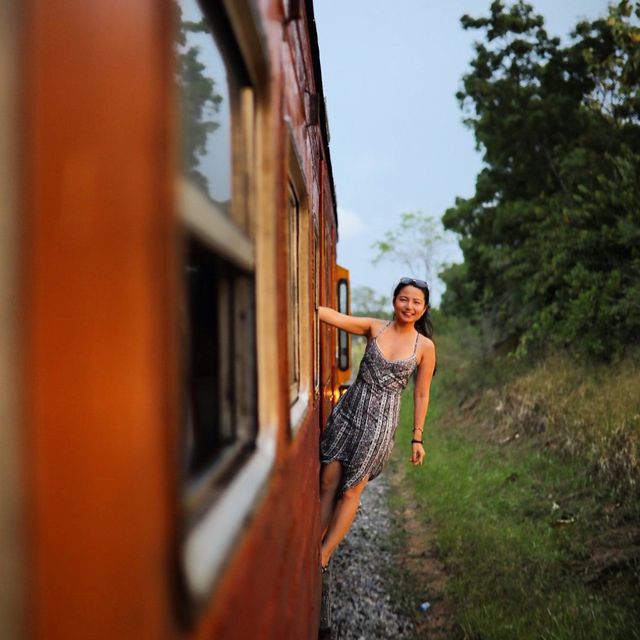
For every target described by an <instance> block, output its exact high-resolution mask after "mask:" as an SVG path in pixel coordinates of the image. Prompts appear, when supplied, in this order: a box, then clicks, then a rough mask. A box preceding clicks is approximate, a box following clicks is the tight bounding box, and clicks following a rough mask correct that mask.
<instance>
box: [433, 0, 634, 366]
mask: <svg viewBox="0 0 640 640" xmlns="http://www.w3.org/2000/svg"><path fill="white" fill-rule="evenodd" d="M635 15H636V16H638V15H640V13H639V9H638V4H637V3H636V7H635ZM462 24H463V27H464V28H465V29H475V30H479V31H482V32H484V34H485V41H483V42H478V43H476V45H475V51H476V56H475V58H474V60H473V61H472V63H471V71H470V72H469V73H468V74H467V75H465V76H464V78H463V89H462V90H461V91H460V92H459V94H458V98H459V100H460V102H461V105H462V107H463V109H464V111H465V113H466V115H467V119H466V122H467V124H468V125H469V126H470V127H471V128H472V129H473V131H474V133H475V137H476V141H477V144H478V147H479V148H480V149H481V150H482V151H483V152H484V162H485V167H484V168H483V170H482V171H481V173H480V175H479V176H478V178H477V182H476V192H475V194H474V195H473V196H472V197H471V198H468V199H462V198H458V199H457V200H456V204H455V206H454V207H452V208H451V209H449V210H448V211H447V212H446V213H445V216H444V218H443V221H444V224H445V227H446V228H448V229H451V230H454V231H456V232H457V233H458V234H459V236H460V246H461V248H462V250H463V254H464V259H465V262H464V265H463V266H456V267H454V268H450V269H448V270H446V271H445V273H444V274H443V279H444V281H445V282H446V284H447V291H446V292H445V296H444V301H443V308H445V309H448V310H450V311H451V310H453V311H458V312H462V313H467V314H469V313H471V314H473V315H475V316H476V317H478V316H479V315H482V316H483V318H486V317H488V318H490V319H491V322H492V323H493V325H494V327H495V328H496V331H497V332H498V336H499V337H500V338H501V339H508V338H510V337H511V338H512V339H513V340H514V341H517V343H518V344H519V348H520V349H521V350H526V349H530V348H532V347H535V346H536V345H540V344H543V343H548V342H549V341H551V342H554V343H556V344H558V345H562V346H572V347H575V348H578V349H579V350H581V351H584V352H586V353H588V354H590V355H597V356H604V357H606V356H608V355H610V354H611V353H613V352H617V351H620V350H621V349H622V348H623V345H624V344H626V343H628V342H629V341H636V340H637V339H638V337H639V336H640V318H637V314H633V313H632V314H631V316H629V315H627V316H626V317H623V316H622V315H621V310H622V309H628V308H629V307H630V306H632V305H633V304H634V303H635V301H636V299H637V293H635V291H636V289H637V288H636V286H635V285H634V282H636V283H637V282H638V281H640V258H639V255H638V250H639V249H638V243H637V233H638V229H639V225H640V215H639V213H640V211H639V203H640V200H638V197H637V196H638V191H637V184H638V180H637V178H638V167H639V166H640V165H639V164H638V161H639V159H640V157H639V155H638V153H640V127H639V123H638V115H637V111H636V110H635V109H636V107H637V100H638V62H639V59H638V47H637V46H634V43H637V39H638V38H639V37H640V30H639V29H638V27H637V26H635V25H634V20H633V19H632V11H631V3H629V2H626V1H623V2H620V3H619V4H618V5H616V6H614V7H611V9H610V13H609V16H608V17H607V18H606V19H599V20H595V21H593V22H581V23H579V24H578V25H577V27H576V30H575V32H574V34H573V38H574V40H573V42H572V43H571V44H570V45H569V46H567V47H564V48H563V47H561V46H560V41H559V40H558V39H557V38H551V37H549V35H548V34H547V32H546V30H545V28H544V19H543V18H542V16H539V15H536V14H534V12H533V9H532V7H531V6H530V5H528V4H526V3H525V2H523V1H522V0H520V1H519V2H517V3H515V4H514V5H512V6H511V7H510V8H506V7H505V5H504V4H503V3H502V2H500V1H499V0H496V1H494V2H493V3H492V4H491V10H490V15H489V16H488V17H483V18H471V17H469V16H463V18H462ZM605 329H606V330H605Z"/></svg>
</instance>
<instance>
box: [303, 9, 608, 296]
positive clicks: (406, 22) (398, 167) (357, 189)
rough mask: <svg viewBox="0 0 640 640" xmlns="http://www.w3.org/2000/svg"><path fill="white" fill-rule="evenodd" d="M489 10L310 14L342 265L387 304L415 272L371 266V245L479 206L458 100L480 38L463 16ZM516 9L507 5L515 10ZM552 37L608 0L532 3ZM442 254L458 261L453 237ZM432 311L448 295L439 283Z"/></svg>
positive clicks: (475, 161)
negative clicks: (460, 202) (403, 226)
mask: <svg viewBox="0 0 640 640" xmlns="http://www.w3.org/2000/svg"><path fill="white" fill-rule="evenodd" d="M490 4H491V1H490V0H466V1H464V2H463V1H462V0H316V1H315V2H314V12H315V19H316V27H317V31H318V41H319V47H320V62H321V67H322V82H323V87H324V94H325V100H326V104H327V112H328V118H329V130H330V138H331V139H330V144H329V146H330V153H331V162H332V167H333V177H334V182H335V186H336V195H337V201H338V233H339V242H338V260H339V262H340V264H342V266H344V267H346V268H348V269H349V270H350V271H351V286H352V288H353V287H360V286H367V287H371V288H372V289H374V290H375V291H377V292H378V293H379V294H383V295H390V294H391V292H392V290H393V287H394V285H395V283H396V282H397V280H398V279H399V278H400V277H402V276H405V275H409V276H415V277H424V275H425V274H416V273H414V274H409V273H406V271H407V267H405V266H402V265H401V264H397V263H394V262H388V261H383V262H380V263H379V264H378V265H377V266H375V265H373V264H372V262H371V261H372V259H373V257H374V256H375V251H374V250H373V249H372V244H373V243H374V242H376V241H377V240H381V239H382V238H383V236H384V233H385V231H387V230H393V229H394V228H397V226H398V224H399V220H400V217H401V214H402V213H403V212H408V211H422V212H423V213H425V214H428V215H430V216H433V217H434V218H436V219H440V217H441V216H442V214H443V213H444V212H445V210H446V209H447V208H448V207H451V206H452V205H453V204H454V203H455V198H456V196H460V197H469V196H471V195H473V192H474V187H475V178H476V175H477V174H478V173H479V171H480V169H481V166H482V161H481V155H480V152H479V151H477V150H476V149H475V141H474V139H473V133H472V132H471V130H470V129H468V128H466V127H465V125H464V124H463V123H462V118H463V114H462V111H461V110H460V107H459V105H458V101H457V100H456V98H455V94H456V91H458V90H459V89H460V88H461V84H462V76H463V75H464V74H465V73H466V72H467V71H468V69H469V62H470V61H471V59H472V58H473V48H472V44H473V41H474V40H476V39H478V37H479V36H480V33H481V32H465V31H463V29H462V27H461V26H460V17H461V16H462V15H463V14H465V13H468V14H470V15H472V16H474V17H479V16H481V15H487V14H488V13H489V6H490ZM509 4H510V3H509ZM529 4H532V5H533V7H534V9H535V10H536V12H537V13H541V14H542V15H543V16H544V17H545V19H546V28H547V31H548V32H549V33H550V35H554V36H558V37H560V38H561V40H562V43H563V44H566V43H567V41H568V34H569V32H570V31H571V30H572V28H573V27H574V26H575V24H576V22H578V20H579V19H580V18H588V19H593V18H595V17H598V16H602V15H604V14H605V13H606V10H607V5H608V2H607V0H529ZM444 242H445V244H444V245H443V247H442V252H443V255H444V259H445V260H446V261H447V262H450V263H453V262H461V260H462V254H461V252H460V250H459V248H458V245H457V241H456V239H455V237H454V236H453V235H451V234H450V235H449V237H448V238H447V239H446V240H445V241H444ZM431 288H432V304H434V305H435V306H437V305H438V303H439V300H440V297H441V294H442V292H443V288H444V286H443V285H442V283H440V282H438V281H435V282H432V283H431Z"/></svg>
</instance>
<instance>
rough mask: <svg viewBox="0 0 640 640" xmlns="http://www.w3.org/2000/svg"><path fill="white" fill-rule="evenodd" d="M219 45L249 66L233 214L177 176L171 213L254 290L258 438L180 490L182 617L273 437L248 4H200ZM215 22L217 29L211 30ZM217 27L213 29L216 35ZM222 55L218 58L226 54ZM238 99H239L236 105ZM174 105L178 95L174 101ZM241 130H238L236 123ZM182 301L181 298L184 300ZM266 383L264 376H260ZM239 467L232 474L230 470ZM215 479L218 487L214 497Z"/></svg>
mask: <svg viewBox="0 0 640 640" xmlns="http://www.w3.org/2000/svg"><path fill="white" fill-rule="evenodd" d="M197 4H198V7H199V9H200V11H201V13H202V15H203V16H204V18H205V19H206V21H207V23H208V25H209V26H210V28H211V31H212V37H213V38H214V40H216V36H218V35H219V34H218V31H224V34H223V38H222V40H223V42H220V41H217V46H219V47H220V48H221V49H222V48H224V49H226V53H227V54H228V51H229V45H230V44H231V47H232V48H233V50H234V56H237V60H238V62H239V63H240V65H247V66H246V71H247V72H248V73H247V75H246V77H245V78H243V80H244V84H241V85H235V86H234V84H233V83H234V82H236V78H234V77H233V71H234V67H233V66H231V65H230V64H229V61H228V60H227V58H226V56H225V58H224V59H225V67H226V68H227V79H228V83H229V90H230V105H231V163H232V169H231V215H230V216H229V215H225V213H224V212H223V211H221V210H220V209H219V208H218V207H216V206H215V203H214V202H213V201H211V199H210V198H208V197H207V196H206V195H205V194H204V193H202V192H201V191H200V190H199V189H198V188H197V187H195V186H194V185H193V184H191V183H189V181H188V180H186V179H184V178H183V177H182V176H181V175H180V174H178V178H177V184H176V209H177V213H178V223H179V225H180V230H181V232H182V233H181V234H180V235H186V234H192V235H193V236H194V237H196V238H197V239H198V240H199V241H200V242H201V243H203V244H205V245H206V246H207V247H209V249H210V250H211V252H212V253H213V254H214V255H215V256H217V257H219V258H221V259H224V260H225V261H227V262H228V263H230V264H232V265H233V266H234V267H236V268H237V269H238V270H239V271H241V272H244V273H247V274H250V277H251V279H252V283H253V295H254V313H255V315H254V317H253V331H254V339H255V342H256V348H255V352H254V356H253V357H254V361H253V366H254V371H255V379H256V386H255V392H256V393H255V397H254V407H253V409H254V412H255V420H256V433H255V435H254V437H253V438H252V444H253V447H252V449H251V451H250V452H248V453H247V452H246V451H245V452H244V455H240V450H241V449H245V448H246V447H245V445H246V442H245V441H240V442H238V443H235V444H234V445H231V446H230V447H228V449H227V450H225V452H224V455H225V456H227V457H228V460H224V461H222V460H221V461H220V462H221V463H222V464H221V465H219V464H216V465H215V467H220V468H222V469H224V470H225V471H226V472H228V473H225V474H224V478H221V477H220V475H219V474H218V473H217V472H216V471H214V470H210V473H207V472H205V473H203V474H202V476H201V477H200V478H199V479H198V481H197V483H196V484H195V485H194V486H191V487H190V488H189V489H187V490H186V491H184V489H183V488H182V487H181V489H180V491H179V495H181V496H183V492H184V496H183V498H182V513H183V522H182V532H181V536H180V541H179V549H178V558H179V560H178V562H179V567H180V573H181V579H182V583H183V588H184V590H185V591H186V596H187V607H188V609H187V612H188V613H193V612H194V611H196V610H198V609H199V608H200V607H202V606H203V605H204V604H205V603H206V602H207V600H208V598H209V595H210V593H211V591H212V590H213V589H214V587H215V585H216V582H217V580H218V578H219V577H220V575H221V572H222V569H223V567H224V564H225V562H226V560H227V558H228V556H229V554H230V553H231V550H232V549H233V547H234V546H235V545H236V544H237V541H238V537H239V535H240V534H241V532H242V531H243V529H244V526H245V523H246V519H247V517H248V516H249V514H250V513H251V512H252V511H253V510H254V509H255V507H256V505H257V504H258V503H259V499H260V497H261V495H262V494H263V491H264V489H265V487H266V484H267V479H268V477H269V476H270V474H271V471H272V469H273V465H274V461H275V441H276V434H275V432H274V430H273V429H272V428H270V425H268V424H264V423H263V420H262V418H263V416H264V415H265V414H266V413H267V412H265V410H264V406H263V404H264V400H261V396H262V397H264V395H266V394H261V392H260V391H261V382H260V378H261V375H260V372H259V368H260V360H261V356H260V354H259V353H258V349H257V344H258V342H259V333H260V332H261V330H262V322H261V320H260V318H259V313H260V311H259V301H258V300H257V298H258V288H259V285H258V273H257V270H256V265H257V258H256V255H257V253H258V251H259V250H260V247H259V246H258V245H259V244H260V237H259V233H258V229H257V218H256V215H255V211H257V210H258V201H257V200H258V198H257V190H258V186H259V185H257V167H258V166H259V161H258V160H257V158H256V155H257V153H258V152H259V149H257V147H258V146H259V143H260V142H261V140H260V139H261V137H262V136H263V134H262V133H261V126H263V123H264V122H266V121H267V117H266V113H267V112H268V109H269V107H268V104H269V102H268V93H267V92H266V90H265V87H266V86H267V85H266V83H267V80H268V75H267V74H268V71H267V70H268V68H269V64H268V55H267V49H266V43H265V41H264V38H263V35H262V33H261V31H260V28H259V25H258V24H257V23H256V22H255V21H254V18H253V17H252V16H253V14H252V13H251V12H250V11H248V8H249V4H248V0H240V1H237V0H234V1H233V2H226V0H225V1H224V2H223V3H222V5H217V6H211V5H207V6H206V7H204V6H202V4H201V3H197ZM216 22H217V25H216ZM216 26H218V28H216ZM224 54H225V51H223V55H224ZM236 98H237V99H236ZM176 99H177V96H176ZM236 123H238V124H236ZM183 295H184V294H183ZM262 377H264V376H262ZM234 466H235V467H236V468H233V467H234ZM216 480H220V481H221V482H222V483H223V484H220V485H219V490H217V491H216V492H215V495H212V491H211V488H212V485H213V483H214V482H215V481H216Z"/></svg>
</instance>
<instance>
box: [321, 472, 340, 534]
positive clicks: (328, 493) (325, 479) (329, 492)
mask: <svg viewBox="0 0 640 640" xmlns="http://www.w3.org/2000/svg"><path fill="white" fill-rule="evenodd" d="M341 480H342V463H341V462H340V461H339V460H334V461H333V462H329V463H328V464H323V465H322V467H321V469H320V528H321V536H320V539H321V540H322V539H323V538H324V536H325V534H326V532H327V529H328V528H329V523H330V522H331V518H332V517H333V510H334V509H335V506H336V495H337V493H338V487H339V486H340V481H341Z"/></svg>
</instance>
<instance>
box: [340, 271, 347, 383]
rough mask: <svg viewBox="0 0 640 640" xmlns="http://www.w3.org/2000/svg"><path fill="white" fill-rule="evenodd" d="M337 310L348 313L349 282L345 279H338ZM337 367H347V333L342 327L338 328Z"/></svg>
mask: <svg viewBox="0 0 640 640" xmlns="http://www.w3.org/2000/svg"><path fill="white" fill-rule="evenodd" d="M338 311H339V312H340V313H347V314H348V313H349V283H348V282H347V281H346V280H339V281H338ZM338 368H339V369H340V370H341V371H347V370H348V369H349V334H348V333H347V332H346V331H343V330H342V329H339V330H338Z"/></svg>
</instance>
